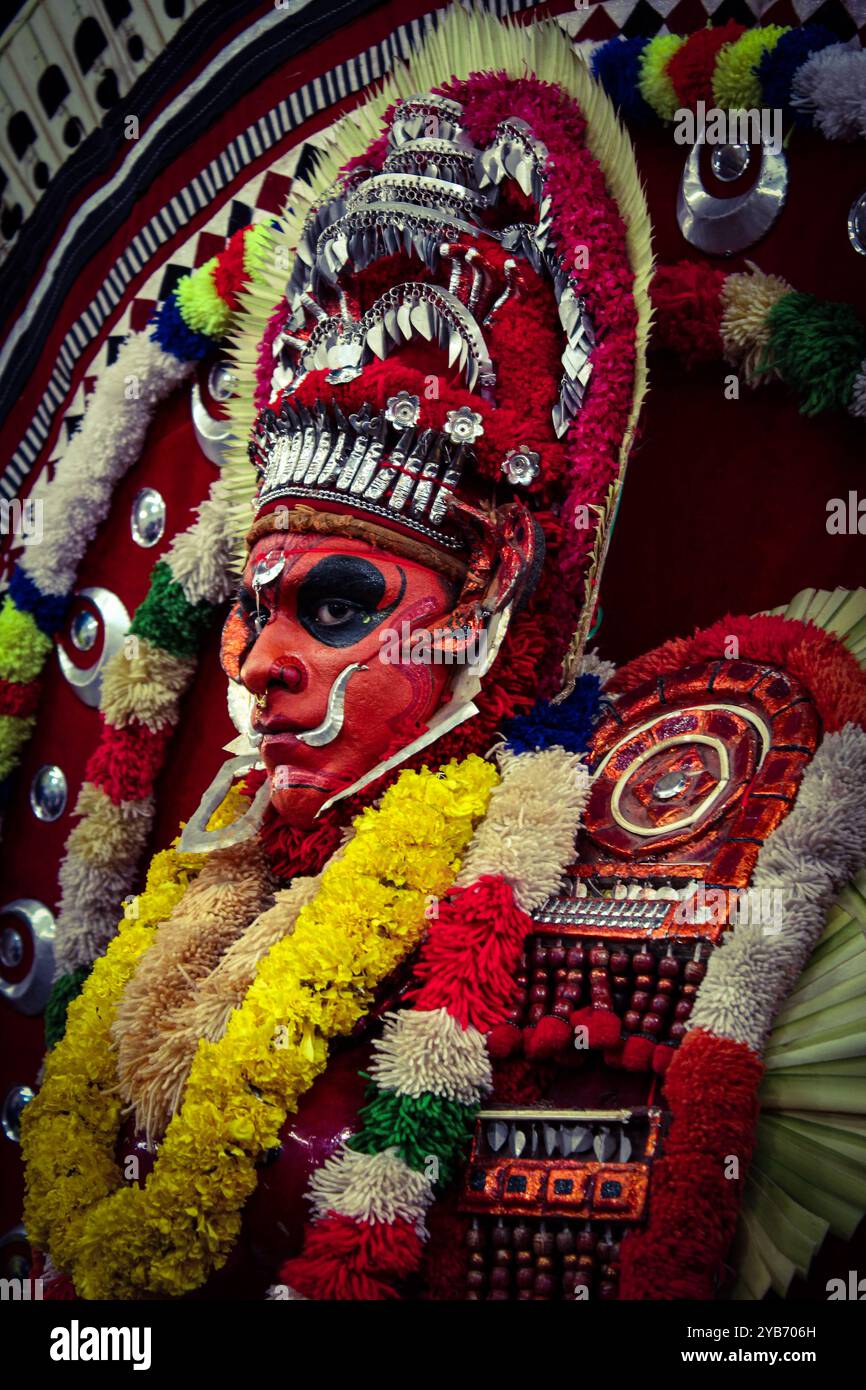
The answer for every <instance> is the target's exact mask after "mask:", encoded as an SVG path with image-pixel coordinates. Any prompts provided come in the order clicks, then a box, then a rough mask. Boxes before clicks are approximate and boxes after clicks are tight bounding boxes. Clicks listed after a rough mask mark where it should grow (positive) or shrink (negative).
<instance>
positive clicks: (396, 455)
mask: <svg viewBox="0 0 866 1390" xmlns="http://www.w3.org/2000/svg"><path fill="white" fill-rule="evenodd" d="M414 438H415V431H414V429H408V430H404V432H403V434H401V436H400V439H399V441H398V443H397V445H396V447H395V448H393V449H392V450H391V454H390V457H389V459H388V462H387V463H386V464H385V466H384V467H383V468H380V469H379V471H378V473H377V474H376V476H375V477H374V478H373V480H372V481H371V483H370V484H369V486H368V488H367V490H366V492H365V493H364V496H365V497H366V498H368V499H369V500H370V501H371V502H378V500H379V498H380V497H384V495H385V493H386V492H387V491H388V488H389V487H390V486H391V483H392V482H393V480H394V478H395V477H396V475H397V470H398V469H400V468H402V467H403V465H404V463H405V462H406V459H407V457H408V454H409V450H410V449H411V447H412V440H413V439H414Z"/></svg>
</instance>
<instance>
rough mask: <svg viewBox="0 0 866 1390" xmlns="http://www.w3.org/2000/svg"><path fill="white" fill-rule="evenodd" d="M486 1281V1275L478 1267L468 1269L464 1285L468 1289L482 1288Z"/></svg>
mask: <svg viewBox="0 0 866 1390" xmlns="http://www.w3.org/2000/svg"><path fill="white" fill-rule="evenodd" d="M486 1283H487V1275H486V1274H484V1273H483V1271H482V1270H480V1269H470V1271H469V1273H468V1274H467V1276H466V1285H467V1287H468V1288H470V1289H483V1288H484V1286H485V1284H486Z"/></svg>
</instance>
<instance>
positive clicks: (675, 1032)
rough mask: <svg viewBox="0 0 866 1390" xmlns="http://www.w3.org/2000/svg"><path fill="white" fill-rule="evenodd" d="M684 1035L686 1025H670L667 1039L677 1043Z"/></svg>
mask: <svg viewBox="0 0 866 1390" xmlns="http://www.w3.org/2000/svg"><path fill="white" fill-rule="evenodd" d="M685 1035H686V1025H685V1024H684V1023H672V1024H671V1026H670V1033H669V1037H671V1038H673V1039H675V1040H676V1041H677V1042H679V1040H680V1038H684V1037H685Z"/></svg>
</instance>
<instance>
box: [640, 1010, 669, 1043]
mask: <svg viewBox="0 0 866 1390" xmlns="http://www.w3.org/2000/svg"><path fill="white" fill-rule="evenodd" d="M664 1026H665V1024H664V1019H663V1018H659V1016H658V1014H644V1016H643V1019H642V1020H641V1025H640V1028H641V1032H642V1033H648V1034H649V1036H650V1037H651V1038H657V1037H658V1036H659V1035H660V1034H661V1032H662V1030H663V1029H664Z"/></svg>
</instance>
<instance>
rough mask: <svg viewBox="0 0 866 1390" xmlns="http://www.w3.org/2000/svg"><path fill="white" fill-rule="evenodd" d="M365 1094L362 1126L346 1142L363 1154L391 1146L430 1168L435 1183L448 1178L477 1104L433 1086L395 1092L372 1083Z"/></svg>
mask: <svg viewBox="0 0 866 1390" xmlns="http://www.w3.org/2000/svg"><path fill="white" fill-rule="evenodd" d="M367 1094H368V1096H369V1097H370V1099H369V1100H368V1102H367V1104H366V1105H365V1106H364V1108H363V1109H362V1111H361V1116H360V1118H361V1121H362V1124H363V1128H362V1129H361V1132H360V1133H359V1134H356V1135H354V1136H353V1137H352V1138H351V1139H350V1140H349V1141H348V1142H349V1147H350V1148H352V1149H357V1150H358V1151H359V1152H360V1153H365V1154H375V1153H382V1152H383V1151H384V1150H385V1149H396V1150H397V1152H398V1153H399V1155H400V1157H401V1158H402V1159H403V1161H404V1162H405V1163H407V1164H408V1166H409V1167H410V1168H414V1169H415V1171H416V1172H419V1173H429V1174H430V1177H431V1178H432V1180H433V1182H434V1183H435V1184H436V1185H437V1186H440V1187H441V1186H445V1185H446V1184H447V1183H449V1182H450V1181H451V1179H452V1177H453V1176H454V1165H455V1163H456V1161H457V1159H458V1157H459V1155H460V1152H461V1150H462V1149H463V1146H464V1145H465V1144H466V1143H467V1141H468V1139H469V1138H470V1136H471V1133H472V1124H473V1121H474V1119H475V1111H476V1107H475V1106H473V1105H463V1104H461V1102H460V1101H456V1100H448V1099H447V1098H446V1097H445V1096H437V1095H434V1094H433V1092H432V1091H424V1092H423V1093H422V1094H421V1095H420V1096H400V1095H398V1094H397V1092H396V1091H380V1090H379V1089H378V1088H377V1087H375V1086H373V1087H371V1088H370V1090H369V1091H368V1093H367ZM431 1160H435V1163H434V1164H432V1165H431Z"/></svg>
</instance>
